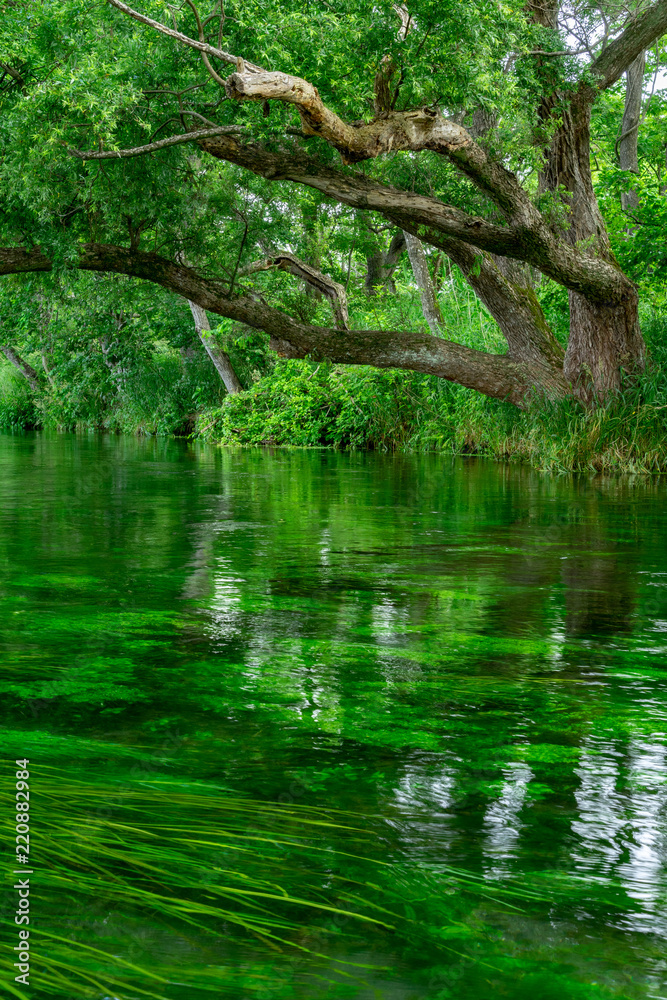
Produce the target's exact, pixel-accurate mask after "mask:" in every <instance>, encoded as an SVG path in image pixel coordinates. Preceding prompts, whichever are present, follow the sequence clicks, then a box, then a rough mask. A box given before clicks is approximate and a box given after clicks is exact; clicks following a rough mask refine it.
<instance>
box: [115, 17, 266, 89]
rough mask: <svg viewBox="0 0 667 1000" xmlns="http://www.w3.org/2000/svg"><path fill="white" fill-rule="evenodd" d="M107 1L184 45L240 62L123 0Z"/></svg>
mask: <svg viewBox="0 0 667 1000" xmlns="http://www.w3.org/2000/svg"><path fill="white" fill-rule="evenodd" d="M107 3H108V4H110V5H111V6H112V7H115V8H116V10H119V11H120V12H121V14H126V15H127V16H128V17H131V18H133V19H134V20H135V21H139V22H140V23H141V24H146V25H148V27H149V28H153V29H154V30H155V31H159V32H160V33H161V34H163V35H167V36H168V37H169V38H173V39H174V40H175V41H177V42H181V44H183V45H188V46H189V47H190V48H191V49H197V51H198V52H205V53H206V54H207V55H209V56H215V57H216V59H220V60H221V61H222V62H226V63H230V64H232V65H236V64H238V58H237V56H233V55H232V54H231V52H224V51H223V50H222V49H216V48H215V46H213V45H208V44H207V43H206V42H199V41H197V40H196V39H194V38H190V37H189V35H184V34H183V33H182V32H180V31H176V30H175V29H174V28H168V27H167V25H166V24H162V23H161V22H160V21H154V20H153V18H152V17H146V15H145V14H140V13H139V11H137V10H133V9H132V7H128V6H127V4H125V3H122V2H121V0H107ZM245 68H246V69H248V70H250V72H259V71H260V69H261V67H259V66H255V65H254V63H245Z"/></svg>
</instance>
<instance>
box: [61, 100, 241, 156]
mask: <svg viewBox="0 0 667 1000" xmlns="http://www.w3.org/2000/svg"><path fill="white" fill-rule="evenodd" d="M189 113H190V112H186V114H189ZM240 133H241V129H240V128H239V127H238V126H236V125H225V126H222V125H221V126H219V127H217V126H216V128H205V129H199V130H198V131H196V132H184V133H182V134H181V135H170V136H169V138H168V139H158V141H157V142H149V143H147V144H146V145H145V146H133V147H132V148H131V149H109V150H104V151H103V152H99V151H98V150H96V149H73V148H72V146H66V148H67V149H68V151H69V152H70V153H72V154H73V155H74V156H78V157H79V159H81V160H124V159H128V158H129V157H131V156H145V155H146V154H147V153H154V152H155V151H156V150H158V149H166V148H167V147H168V146H178V145H180V144H181V143H183V142H197V141H198V140H199V139H210V138H212V137H213V136H215V135H239V134H240ZM64 145H65V144H64Z"/></svg>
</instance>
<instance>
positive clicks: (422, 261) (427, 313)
mask: <svg viewBox="0 0 667 1000" xmlns="http://www.w3.org/2000/svg"><path fill="white" fill-rule="evenodd" d="M403 235H404V237H405V245H406V246H407V249H408V257H409V258H410V264H411V265H412V273H413V275H414V279H415V281H416V282H417V287H418V288H419V296H420V298H421V303H422V312H423V314H424V319H425V320H426V322H427V323H428V328H429V330H430V331H431V333H432V334H433V336H434V337H439V336H440V335H441V333H442V313H441V312H440V306H439V305H438V299H437V296H436V294H435V288H434V287H433V282H432V281H431V274H430V272H429V269H428V258H427V257H426V253H425V252H424V245H423V243H422V241H421V240H419V239H417V237H416V236H413V235H412V234H411V233H404V234H403Z"/></svg>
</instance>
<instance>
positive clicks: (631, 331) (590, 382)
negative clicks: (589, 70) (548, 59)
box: [541, 90, 645, 404]
mask: <svg viewBox="0 0 667 1000" xmlns="http://www.w3.org/2000/svg"><path fill="white" fill-rule="evenodd" d="M554 103H555V102H554ZM590 109H591V105H590V98H589V96H588V95H587V94H586V92H585V91H583V90H582V91H581V92H580V94H579V95H577V96H575V97H574V99H573V100H572V101H571V102H570V104H569V107H566V108H565V109H564V110H563V111H562V124H561V126H560V128H559V129H558V131H557V132H556V134H555V135H554V137H553V140H552V142H551V145H550V148H549V150H548V160H547V165H546V169H545V171H544V173H543V175H542V178H541V181H542V186H543V187H545V188H547V189H548V190H551V191H553V192H558V191H562V190H563V189H564V190H565V192H566V194H565V196H564V199H563V200H564V201H565V204H566V207H567V210H568V217H567V220H566V222H565V231H564V232H563V234H562V235H563V237H564V238H565V239H566V240H567V241H568V242H569V243H570V244H571V245H572V246H578V247H579V248H582V246H584V247H586V251H587V253H588V254H589V255H590V256H591V257H592V258H594V257H597V258H601V259H602V260H604V261H606V262H608V263H609V264H612V265H613V266H615V267H617V268H618V265H617V264H616V261H615V260H614V256H613V253H612V251H611V246H610V243H609V236H608V233H607V229H606V225H605V222H604V219H603V218H602V213H601V212H600V208H599V205H598V202H597V198H596V197H595V191H594V190H593V180H592V176H591V168H590ZM618 275H619V278H620V279H621V294H620V296H616V297H614V298H613V299H610V298H609V297H608V296H607V295H605V294H603V293H601V292H600V290H599V289H598V288H596V286H595V283H594V282H591V283H590V288H589V289H586V291H583V292H579V291H572V290H570V292H569V301H570V339H569V342H568V347H567V351H566V354H565V365H564V372H565V375H566V377H567V378H568V380H569V381H570V382H571V383H572V386H573V388H574V392H575V394H576V395H577V396H578V398H579V399H581V400H582V402H584V403H587V404H589V403H591V402H593V401H594V400H597V401H601V400H604V399H605V398H607V397H608V395H609V394H610V393H612V392H615V391H617V390H618V389H620V387H621V384H622V380H623V374H624V372H625V373H627V374H630V375H634V374H636V373H637V372H639V371H640V370H641V369H642V368H643V366H644V360H645V345H644V340H643V338H642V335H641V331H640V328H639V312H638V306H639V297H638V295H637V290H636V288H635V286H634V284H633V283H632V282H631V281H630V280H629V279H628V278H626V277H625V275H623V273H622V271H621V269H620V268H618Z"/></svg>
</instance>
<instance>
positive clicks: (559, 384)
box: [443, 240, 571, 398]
mask: <svg viewBox="0 0 667 1000" xmlns="http://www.w3.org/2000/svg"><path fill="white" fill-rule="evenodd" d="M443 248H444V250H445V252H446V254H447V256H448V257H449V259H450V260H451V261H453V262H454V263H455V264H456V265H457V266H458V267H459V268H460V269H461V271H462V272H463V274H464V276H465V278H466V281H467V282H468V284H469V285H470V287H471V288H472V289H473V291H474V292H475V294H476V295H477V297H478V298H479V299H480V301H481V302H483V304H484V305H485V306H486V308H487V309H488V310H489V312H490V313H491V315H492V316H493V318H494V320H495V321H496V323H497V324H498V326H499V328H500V331H501V333H502V335H503V336H504V338H505V340H506V341H507V353H508V356H509V357H510V358H512V359H513V360H515V361H519V360H524V361H527V362H529V363H530V364H531V365H532V366H533V370H534V371H535V373H536V378H535V383H534V386H533V391H534V392H536V393H540V394H542V395H546V396H548V397H551V398H557V397H561V396H567V395H569V394H570V392H571V387H570V385H569V384H568V382H567V379H566V378H565V376H564V375H563V360H564V356H565V352H564V351H563V348H562V347H561V346H560V344H559V343H558V341H557V340H556V338H555V337H554V335H553V332H552V331H551V329H550V327H549V324H548V323H547V321H546V319H545V317H544V313H543V312H542V307H541V306H540V303H539V301H538V298H537V295H536V294H535V291H534V289H533V288H532V287H531V286H530V284H529V282H528V279H527V275H526V274H525V269H523V268H522V267H521V265H516V264H515V262H513V261H508V260H505V259H502V258H501V259H499V260H494V259H493V257H491V255H490V254H487V253H483V252H482V251H481V250H478V249H477V248H476V247H473V246H471V245H470V244H469V243H465V242H463V240H447V242H446V244H445V245H444V247H443ZM513 265H514V266H513Z"/></svg>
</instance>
